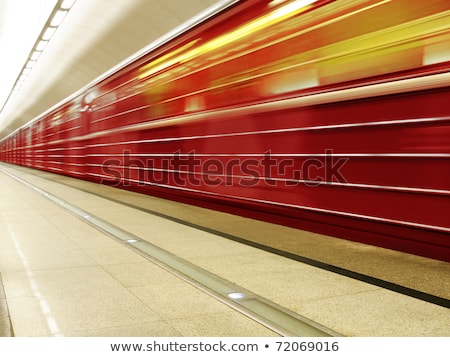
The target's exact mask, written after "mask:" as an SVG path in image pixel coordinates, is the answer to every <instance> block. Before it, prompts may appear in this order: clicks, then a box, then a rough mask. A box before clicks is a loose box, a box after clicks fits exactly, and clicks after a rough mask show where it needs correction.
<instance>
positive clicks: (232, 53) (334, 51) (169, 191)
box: [0, 0, 450, 261]
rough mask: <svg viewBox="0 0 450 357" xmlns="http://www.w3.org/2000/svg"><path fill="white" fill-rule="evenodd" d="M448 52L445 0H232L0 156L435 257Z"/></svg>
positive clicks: (11, 139) (446, 214) (443, 219)
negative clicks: (235, 0)
mask: <svg viewBox="0 0 450 357" xmlns="http://www.w3.org/2000/svg"><path fill="white" fill-rule="evenodd" d="M449 68H450V2H449V1H447V0H430V1H422V0H392V1H390V0H356V1H355V0H351V1H350V0H349V1H347V0H337V1H329V0H326V1H323V0H317V1H314V0H296V1H289V0H285V1H280V0H273V1H265V0H260V1H252V0H248V1H237V2H234V3H233V4H228V5H227V6H224V8H223V9H221V10H220V11H216V13H214V14H213V15H212V14H209V15H205V16H204V18H202V19H200V20H199V21H198V22H197V23H196V24H194V25H192V26H190V27H189V28H188V29H186V30H185V31H180V33H179V34H177V35H176V36H172V38H170V39H166V40H165V41H163V42H162V43H158V45H157V46H156V45H152V46H150V47H149V48H148V49H146V50H145V51H144V52H143V53H142V54H140V55H139V56H136V58H133V59H130V60H129V61H128V62H127V63H126V64H123V65H121V66H119V67H118V68H117V69H115V70H114V71H112V72H111V73H108V74H107V75H105V76H103V77H102V78H100V79H98V80H96V81H94V82H93V83H91V84H90V85H88V86H87V87H86V88H83V89H82V90H81V91H79V92H78V93H76V94H74V95H73V96H71V97H70V98H68V99H67V100H65V101H64V102H62V103H60V104H58V105H56V106H55V107H54V108H51V109H49V110H48V111H47V112H46V113H43V114H42V115H40V116H39V117H38V118H36V119H35V120H33V121H32V122H31V123H29V124H28V125H26V126H24V127H22V128H20V129H18V130H16V131H15V132H14V133H13V134H11V135H9V136H8V137H6V138H4V139H3V140H2V141H1V144H0V149H1V160H3V161H6V162H10V163H14V164H19V165H24V166H29V167H33V168H37V169H42V170H47V171H51V172H55V173H60V174H64V175H70V176H73V177H77V178H81V179H86V180H91V181H95V182H99V183H103V184H111V185H116V186H118V187H121V188H125V189H130V190H135V191H140V192H144V193H147V194H150V195H157V196H161V197H165V198H169V199H174V200H179V201H183V202H188V203H193V204H197V205H201V206H205V207H210V208H213V209H218V210H223V211H228V212H232V213H236V214H239V215H245V216H250V217H254V218H257V219H262V220H267V221H271V222H276V223H280V224H284V225H289V226H293V227H298V228H301V229H306V230H310V231H315V232H320V233H325V234H329V235H332V236H335V237H341V238H345V239H349V240H354V241H359V242H364V243H368V244H373V245H378V246H383V247H388V248H392V249H397V250H401V251H405V252H410V253H413V254H418V255H423V256H428V257H433V258H436V259H441V260H445V261H450V235H449V233H450V165H449V159H450V150H449V149H450V126H449V120H450V105H449V103H450V72H449ZM273 239H276V237H273Z"/></svg>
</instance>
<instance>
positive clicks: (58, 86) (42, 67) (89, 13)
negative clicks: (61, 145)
mask: <svg viewBox="0 0 450 357" xmlns="http://www.w3.org/2000/svg"><path fill="white" fill-rule="evenodd" d="M217 1H218V0H76V1H75V2H74V4H73V7H72V8H71V9H70V11H69V12H68V13H67V15H66V16H65V18H64V20H63V22H62V23H61V25H60V26H59V27H58V28H57V30H56V32H55V33H54V35H53V37H52V38H51V40H50V41H49V42H48V44H47V45H46V47H45V50H44V51H43V52H41V55H40V57H39V59H38V60H37V62H36V63H35V65H34V66H33V67H32V69H31V70H30V71H29V73H28V75H27V76H26V78H25V80H24V81H23V84H22V86H21V87H20V90H19V91H18V92H17V94H16V95H15V96H14V97H11V96H10V93H11V90H12V88H13V87H14V84H15V82H16V80H17V78H18V76H19V75H20V74H21V71H22V69H23V67H24V66H25V64H26V63H27V61H28V56H29V55H30V51H32V50H33V46H34V45H35V43H36V41H37V39H38V37H39V35H40V34H41V31H42V29H43V26H45V24H46V22H47V20H48V19H49V15H50V14H51V13H52V11H54V8H55V6H59V5H61V0H59V1H57V0H39V1H36V0H0V53H1V56H0V78H2V80H1V81H0V110H1V109H2V108H3V110H2V112H1V113H0V138H2V137H4V136H6V135H8V134H9V133H11V132H12V131H14V130H15V129H16V128H18V127H20V126H21V125H23V124H25V123H27V122H29V121H30V120H32V119H33V118H35V117H36V116H38V115H39V114H41V113H43V112H45V111H46V110H47V109H49V108H51V107H52V106H54V105H55V104H57V103H58V102H60V101H61V100H63V99H64V98H66V97H68V96H69V95H71V94H72V93H74V92H76V91H77V90H79V89H81V88H82V87H84V86H85V85H87V84H88V83H89V82H91V81H93V80H94V79H95V78H97V77H98V76H100V75H102V74H103V73H105V72H106V71H108V70H109V69H111V68H112V67H114V66H116V65H117V64H119V63H120V62H122V61H124V60H125V59H127V58H128V57H130V56H131V55H133V54H135V53H136V52H138V51H139V50H140V49H142V48H144V47H145V46H147V45H148V44H149V43H151V42H152V41H154V40H156V39H158V38H159V37H161V36H163V35H164V34H166V33H167V32H169V31H170V30H172V29H174V28H176V27H177V26H179V25H180V24H182V23H183V22H185V21H187V20H188V19H190V18H192V17H193V16H195V15H197V14H198V13H200V12H202V11H203V10H205V9H206V8H208V7H209V6H212V5H214V4H215V3H217ZM69 2H70V1H69ZM72 2H73V1H72ZM8 96H10V98H9V100H8V101H7V99H8ZM6 101H7V102H6ZM5 103H6V105H5Z"/></svg>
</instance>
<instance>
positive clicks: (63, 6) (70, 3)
mask: <svg viewBox="0 0 450 357" xmlns="http://www.w3.org/2000/svg"><path fill="white" fill-rule="evenodd" d="M75 1H77V0H65V1H63V3H62V4H61V9H64V10H68V9H70V8H71V7H72V6H73V4H75Z"/></svg>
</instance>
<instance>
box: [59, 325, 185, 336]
mask: <svg viewBox="0 0 450 357" xmlns="http://www.w3.org/2000/svg"><path fill="white" fill-rule="evenodd" d="M65 336H72V337H75V336H77V337H109V336H111V337H179V336H181V333H180V332H178V331H177V330H175V329H174V328H173V327H171V326H170V325H169V324H168V323H167V322H165V321H156V322H148V323H137V324H133V325H125V326H123V325H122V326H117V327H108V328H103V329H96V330H91V329H88V330H83V331H77V332H73V333H66V334H65Z"/></svg>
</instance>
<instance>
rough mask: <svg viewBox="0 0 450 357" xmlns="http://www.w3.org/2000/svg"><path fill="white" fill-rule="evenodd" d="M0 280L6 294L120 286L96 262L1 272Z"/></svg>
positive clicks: (33, 293) (63, 291) (15, 296)
mask: <svg viewBox="0 0 450 357" xmlns="http://www.w3.org/2000/svg"><path fill="white" fill-rule="evenodd" d="M3 282H4V286H5V291H6V295H7V297H8V298H17V297H32V296H35V294H36V292H38V291H39V292H45V293H46V294H55V293H76V292H78V291H91V292H95V291H97V290H104V289H114V288H120V289H121V288H122V285H121V284H120V283H119V282H118V281H117V280H115V279H114V278H113V277H112V276H111V275H109V274H108V273H107V272H106V271H104V270H103V269H102V268H100V267H98V266H88V267H80V268H66V269H57V270H53V269H49V270H37V271H28V272H10V273H4V274H3Z"/></svg>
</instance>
